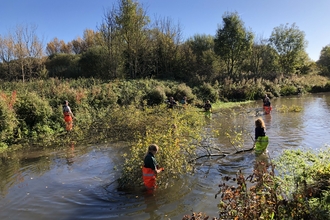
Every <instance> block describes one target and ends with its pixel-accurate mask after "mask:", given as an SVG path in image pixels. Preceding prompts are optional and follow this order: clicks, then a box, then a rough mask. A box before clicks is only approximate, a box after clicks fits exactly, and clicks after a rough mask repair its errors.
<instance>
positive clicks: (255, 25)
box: [0, 0, 330, 61]
mask: <svg viewBox="0 0 330 220" xmlns="http://www.w3.org/2000/svg"><path fill="white" fill-rule="evenodd" d="M117 2H118V1H117V0H52V1H50V0H2V1H1V4H0V35H2V36H4V35H6V34H8V32H9V31H10V30H14V29H15V27H16V25H36V26H37V34H38V35H39V37H40V38H41V39H43V41H44V43H45V44H46V43H47V42H49V41H51V40H52V39H53V38H55V37H57V38H58V39H60V40H64V41H65V42H68V41H71V40H73V39H75V38H76V37H78V36H80V37H81V36H82V35H83V31H84V30H85V29H93V30H96V27H97V25H99V24H100V23H101V22H102V18H103V14H104V10H107V9H109V8H111V7H112V6H113V4H117ZM138 2H139V3H140V4H141V5H142V6H143V7H144V8H145V10H146V12H147V15H148V16H149V17H150V18H151V20H154V19H155V17H161V18H169V19H171V20H172V22H173V24H174V25H177V24H180V27H181V29H182V34H183V37H185V38H188V37H192V36H193V35H195V34H210V35H212V36H214V35H215V33H216V30H217V28H218V25H219V24H222V16H223V15H224V13H225V12H237V13H238V14H239V15H240V18H241V19H242V21H243V22H244V24H245V27H246V28H249V29H250V30H251V31H253V33H254V34H255V35H256V36H257V37H263V38H269V36H270V34H271V32H272V30H273V29H274V28H275V27H278V26H280V25H281V24H286V23H288V24H289V25H291V24H293V23H296V26H298V28H299V29H300V30H301V31H304V32H305V39H306V40H307V41H308V46H307V48H306V52H307V53H308V55H309V57H310V58H311V59H312V60H315V61H316V60H318V59H319V56H320V51H321V49H322V48H323V47H324V46H327V45H329V44H330V25H329V22H330V13H329V11H330V0H317V1H315V0H277V1H275V0H139V1H138Z"/></svg>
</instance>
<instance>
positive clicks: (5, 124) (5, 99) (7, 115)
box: [0, 92, 18, 143]
mask: <svg viewBox="0 0 330 220" xmlns="http://www.w3.org/2000/svg"><path fill="white" fill-rule="evenodd" d="M15 98H16V92H13V95H12V96H11V97H9V96H7V95H6V94H5V93H2V94H1V96H0V122H1V123H0V138H1V142H6V143H12V142H13V141H14V135H15V130H16V128H17V125H18V120H17V118H16V114H15V111H14V109H13V107H12V106H13V104H14V102H15Z"/></svg>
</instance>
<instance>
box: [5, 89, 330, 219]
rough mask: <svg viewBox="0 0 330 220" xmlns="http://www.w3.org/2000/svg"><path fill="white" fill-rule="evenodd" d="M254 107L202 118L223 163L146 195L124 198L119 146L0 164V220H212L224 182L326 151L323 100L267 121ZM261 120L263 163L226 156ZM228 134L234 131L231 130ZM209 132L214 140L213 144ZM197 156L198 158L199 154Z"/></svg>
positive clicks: (42, 153)
mask: <svg viewBox="0 0 330 220" xmlns="http://www.w3.org/2000/svg"><path fill="white" fill-rule="evenodd" d="M261 104H262V103H261V101H257V102H254V103H251V104H248V105H246V106H244V107H241V108H236V109H231V110H222V111H219V112H217V113H214V114H212V117H210V118H206V120H207V126H206V127H205V131H206V132H207V135H206V137H205V141H204V143H203V144H205V145H210V146H212V147H214V148H215V149H216V148H217V149H219V150H221V151H222V152H228V154H227V156H225V157H216V156H215V157H210V158H202V159H200V160H198V162H197V166H196V169H195V172H194V175H187V176H185V177H184V178H181V179H178V180H173V181H174V184H173V186H170V187H165V188H164V189H159V190H157V191H155V193H154V194H152V195H150V194H147V193H146V192H145V191H144V190H143V188H140V189H137V190H135V191H130V192H123V191H118V189H117V185H116V184H117V182H116V180H117V178H118V177H119V176H118V175H119V174H120V166H121V163H122V160H121V155H122V154H123V153H124V152H126V151H127V145H126V144H125V143H109V144H105V145H95V146H79V145H68V146H65V147H61V148H53V149H49V148H48V149H40V150H38V149H28V150H27V151H20V152H13V153H8V154H6V155H2V156H1V157H0V176H1V181H0V195H1V197H0V219H37V218H38V219H65V220H70V219H155V220H156V219H157V220H159V219H182V216H183V215H185V214H191V212H192V211H194V212H199V211H203V212H205V213H207V214H209V215H210V216H217V211H218V209H217V204H218V202H219V199H215V194H216V193H217V192H218V189H219V188H218V185H219V183H221V182H222V179H223V178H224V177H225V176H234V175H235V174H236V173H237V171H238V170H241V171H242V172H244V173H246V174H250V173H251V172H252V171H253V169H258V167H255V164H256V162H257V161H259V160H262V161H263V162H264V163H268V162H269V159H272V158H276V157H277V156H279V155H280V154H281V152H282V151H283V150H286V149H318V148H319V147H321V146H323V145H324V144H327V143H328V144H329V143H330V135H329V133H330V127H329V123H328V121H327V120H324V119H327V118H329V117H330V95H329V94H317V95H306V96H300V97H288V98H280V99H275V100H272V104H273V111H272V113H271V114H270V115H264V114H262V113H260V111H259V110H260V109H261V108H260V106H261ZM283 105H286V106H291V105H297V106H301V107H302V109H303V110H302V111H301V112H285V113H283V112H279V111H277V109H279V108H280V107H281V106H283ZM258 117H262V118H263V119H264V121H265V124H266V127H267V135H268V136H269V138H270V144H269V147H268V151H269V157H264V158H262V157H256V156H255V155H254V153H253V152H252V151H249V152H244V153H239V154H230V153H232V152H234V151H235V150H236V149H235V148H237V147H235V146H233V145H232V144H231V143H230V142H229V140H228V138H227V137H226V136H225V135H224V133H225V132H226V131H234V130H235V129H236V131H240V129H241V130H243V131H244V133H247V134H248V135H246V136H243V137H242V138H243V140H244V146H243V148H251V146H252V145H253V140H252V139H253V138H251V136H252V137H253V136H254V121H255V119H256V118H258ZM233 128H235V129H233ZM214 130H216V131H218V133H219V134H220V136H213V134H212V132H213V131H214ZM199 153H203V152H202V151H201V152H199Z"/></svg>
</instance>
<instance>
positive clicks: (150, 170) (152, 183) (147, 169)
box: [142, 144, 164, 192]
mask: <svg viewBox="0 0 330 220" xmlns="http://www.w3.org/2000/svg"><path fill="white" fill-rule="evenodd" d="M158 150H159V147H158V146H157V145H156V144H151V145H150V146H149V147H148V152H147V154H146V156H145V158H144V165H143V168H142V175H143V182H144V185H145V187H146V188H147V191H148V192H152V191H153V190H154V189H155V188H156V177H157V174H158V173H160V172H162V171H164V168H158V164H157V161H156V159H155V155H156V153H157V152H158Z"/></svg>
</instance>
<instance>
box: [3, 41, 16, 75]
mask: <svg viewBox="0 0 330 220" xmlns="http://www.w3.org/2000/svg"><path fill="white" fill-rule="evenodd" d="M13 59H14V42H13V39H12V36H11V35H9V36H6V37H1V35H0V60H1V62H2V63H3V64H4V68H5V70H6V72H7V74H4V75H5V77H6V78H10V75H11V73H12V71H13V70H12V68H13V67H12V66H13V65H12V62H11V61H12V60H13Z"/></svg>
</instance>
